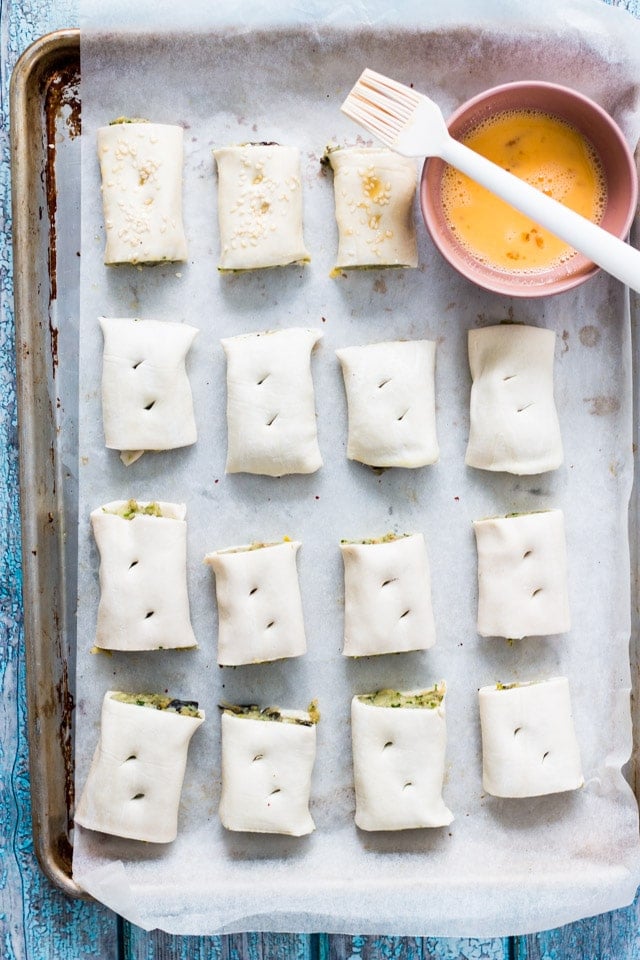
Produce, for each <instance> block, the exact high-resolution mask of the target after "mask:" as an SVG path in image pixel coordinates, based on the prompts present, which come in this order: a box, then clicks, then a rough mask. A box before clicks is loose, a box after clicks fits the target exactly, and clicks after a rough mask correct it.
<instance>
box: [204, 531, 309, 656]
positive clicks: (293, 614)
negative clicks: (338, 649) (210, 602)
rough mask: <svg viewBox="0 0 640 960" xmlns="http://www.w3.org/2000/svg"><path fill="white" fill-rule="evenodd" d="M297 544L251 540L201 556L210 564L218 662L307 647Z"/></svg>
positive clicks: (295, 651)
mask: <svg viewBox="0 0 640 960" xmlns="http://www.w3.org/2000/svg"><path fill="white" fill-rule="evenodd" d="M299 548H300V544H299V543H297V542H295V541H291V540H287V541H283V542H282V543H263V544H251V545H250V546H243V547H231V548H229V549H227V550H216V551H215V552H213V553H208V554H207V555H206V556H205V558H204V559H205V563H208V564H210V565H211V567H212V568H213V571H214V573H215V577H216V596H217V600H218V663H219V664H220V666H225V667H229V666H238V665H239V664H245V663H264V662H266V661H269V660H281V659H283V658H284V657H300V656H302V654H303V653H305V652H306V649H307V641H306V637H305V632H304V620H303V616H302V599H301V597H300V586H299V583H298V572H297V569H296V554H297V552H298V550H299Z"/></svg>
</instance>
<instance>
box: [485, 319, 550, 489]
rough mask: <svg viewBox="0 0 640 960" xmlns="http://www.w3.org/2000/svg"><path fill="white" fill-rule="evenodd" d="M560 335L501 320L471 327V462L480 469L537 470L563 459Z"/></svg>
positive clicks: (510, 471)
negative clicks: (556, 370)
mask: <svg viewBox="0 0 640 960" xmlns="http://www.w3.org/2000/svg"><path fill="white" fill-rule="evenodd" d="M555 341H556V335H555V333H554V332H553V331H552V330H543V329H541V328H540V327H524V326H521V325H519V324H501V325H500V326H496V327H483V328H482V329H480V330H470V331H469V365H470V367H471V376H472V378H473V386H472V387H471V424H470V429H469V444H468V446H467V454H466V463H467V464H468V466H470V467H478V468H479V469H481V470H503V471H505V472H506V473H515V474H532V473H545V472H547V471H548V470H556V469H557V468H558V467H559V466H560V464H561V463H562V457H563V454H562V439H561V437H560V424H559V423H558V414H557V412H556V407H555V403H554V399H553V355H554V350H555Z"/></svg>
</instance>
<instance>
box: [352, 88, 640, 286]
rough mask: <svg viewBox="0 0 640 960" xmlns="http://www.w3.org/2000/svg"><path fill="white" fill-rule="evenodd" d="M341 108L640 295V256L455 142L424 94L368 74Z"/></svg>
mask: <svg viewBox="0 0 640 960" xmlns="http://www.w3.org/2000/svg"><path fill="white" fill-rule="evenodd" d="M341 109H342V111H343V112H344V113H346V115H347V116H348V117H350V118H351V119H352V120H355V122H356V123H359V124H360V125H361V126H362V127H364V128H365V129H366V130H368V131H369V132H370V133H373V134H374V135H375V136H376V137H379V138H380V140H382V141H383V142H384V143H386V144H387V146H388V147H390V148H391V149H392V150H395V151H396V152H397V153H401V154H403V155H404V156H405V157H440V158H441V159H442V160H445V161H446V162H447V163H450V164H451V166H453V167H455V168H456V169H457V170H460V171H462V173H465V174H466V175H467V176H468V177H471V179H472V180H475V181H476V182H477V183H479V184H481V185H482V186H483V187H486V188H487V190H490V191H491V192H492V193H495V194H496V196H498V197H501V198H502V199H503V200H506V201H507V203H510V204H511V205H512V206H513V207H516V209H518V210H520V211H521V212H522V213H524V214H526V215H527V216H528V217H531V218H532V219H533V220H535V221H536V223H539V224H540V225H541V226H543V227H546V229H547V230H550V231H551V232H552V233H554V234H555V235H556V236H558V237H560V239H562V240H564V241H565V243H568V244H570V245H571V246H572V247H573V248H574V249H575V250H578V251H579V252H580V253H582V254H583V255H584V256H585V257H588V259H589V260H592V261H593V262H594V263H596V264H597V265H598V266H599V267H602V269H603V270H606V271H607V272H608V273H610V274H611V275H612V276H614V277H617V279H618V280H622V282H623V283H626V284H627V286H629V287H631V288H632V289H633V290H637V291H640V251H638V250H635V249H634V248H633V247H631V246H629V244H627V243H624V241H623V240H619V239H618V238H617V237H615V236H613V234H611V233H608V232H607V231H606V230H603V228H602V227H599V226H597V225H596V224H595V223H593V222H592V221H591V220H587V219H586V218H585V217H582V216H580V214H578V213H574V211H573V210H570V209H569V208H568V207H565V206H563V204H561V203H559V202H558V201H557V200H553V199H552V198H551V197H549V196H547V195H546V194H544V193H541V192H540V191H539V190H536V188H535V187H532V186H530V185H529V184H528V183H525V182H524V180H519V179H518V177H515V176H514V175H513V174H511V173H507V171H506V170H503V169H502V167H499V166H498V165H497V164H495V163H492V162H491V161H490V160H487V159H486V158H485V157H482V156H481V155H480V154H479V153H476V152H475V151H474V150H470V149H469V147H465V146H464V144H462V143H459V142H458V141H457V140H454V139H453V137H451V136H450V135H449V132H448V130H447V126H446V124H445V122H444V118H443V116H442V113H441V112H440V109H439V107H438V106H437V104H435V103H434V102H433V100H430V99H429V98H428V97H425V96H424V94H421V93H417V92H416V91H415V90H412V89H411V88H410V87H406V86H404V84H402V83H397V82H396V81H395V80H391V79H389V77H385V76H383V75H382V74H380V73H375V72H374V71H373V70H365V71H364V72H363V73H362V76H361V77H360V79H359V80H358V82H357V83H356V85H355V87H354V88H353V90H352V91H351V93H350V94H349V96H348V97H347V99H346V100H345V102H344V103H343V104H342V108H341Z"/></svg>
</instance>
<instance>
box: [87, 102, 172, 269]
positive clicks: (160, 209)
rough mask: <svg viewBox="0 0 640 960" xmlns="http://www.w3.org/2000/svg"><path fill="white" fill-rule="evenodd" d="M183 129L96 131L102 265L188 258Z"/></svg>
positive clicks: (118, 126)
mask: <svg viewBox="0 0 640 960" xmlns="http://www.w3.org/2000/svg"><path fill="white" fill-rule="evenodd" d="M182 141H183V130H182V127H176V126H170V125H168V124H162V123H147V122H146V121H145V120H125V119H121V120H116V121H114V122H113V123H112V124H111V125H110V126H108V127H100V129H99V130H98V157H99V160H100V173H101V176H102V203H103V208H104V223H105V231H106V235H107V245H106V249H105V254H104V262H105V263H107V264H114V263H157V262H158V261H161V260H186V259H187V241H186V239H185V235H184V228H183V225H182V152H183V144H182Z"/></svg>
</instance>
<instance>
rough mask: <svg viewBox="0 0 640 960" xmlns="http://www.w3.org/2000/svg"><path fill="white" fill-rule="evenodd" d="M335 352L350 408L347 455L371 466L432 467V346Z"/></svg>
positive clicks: (412, 343) (377, 345)
mask: <svg viewBox="0 0 640 960" xmlns="http://www.w3.org/2000/svg"><path fill="white" fill-rule="evenodd" d="M336 354H337V356H338V359H339V360H340V363H341V365H342V374H343V377H344V385H345V390H346V394H347V405H348V409H349V437H348V444H347V457H348V458H349V459H350V460H358V461H359V462H360V463H367V464H369V465H370V466H372V467H423V466H425V465H426V464H429V463H435V462H436V460H437V459H438V456H439V450H438V439H437V436H436V403H435V385H434V375H435V365H436V345H435V343H434V342H433V341H431V340H412V341H403V342H400V341H398V342H391V343H372V344H369V345H367V346H364V347H344V348H343V349H342V350H337V351H336Z"/></svg>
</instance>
